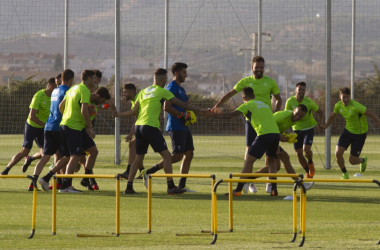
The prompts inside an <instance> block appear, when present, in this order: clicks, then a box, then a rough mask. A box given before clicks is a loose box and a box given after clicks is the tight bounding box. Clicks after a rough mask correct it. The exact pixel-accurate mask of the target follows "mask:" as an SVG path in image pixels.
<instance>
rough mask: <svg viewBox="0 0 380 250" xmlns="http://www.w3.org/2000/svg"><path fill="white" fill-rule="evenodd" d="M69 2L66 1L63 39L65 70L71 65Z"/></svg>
mask: <svg viewBox="0 0 380 250" xmlns="http://www.w3.org/2000/svg"><path fill="white" fill-rule="evenodd" d="M68 46H69V0H65V30H64V39H63V68H64V69H67V66H68V64H69V47H68Z"/></svg>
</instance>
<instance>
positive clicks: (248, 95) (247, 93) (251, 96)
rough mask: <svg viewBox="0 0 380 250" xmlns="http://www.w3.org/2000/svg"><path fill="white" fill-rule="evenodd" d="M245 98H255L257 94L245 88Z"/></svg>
mask: <svg viewBox="0 0 380 250" xmlns="http://www.w3.org/2000/svg"><path fill="white" fill-rule="evenodd" d="M242 93H243V96H244V97H248V98H254V97H255V93H254V92H253V89H252V88H251V87H244V88H243V90H242Z"/></svg>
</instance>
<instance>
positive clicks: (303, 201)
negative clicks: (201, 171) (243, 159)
mask: <svg viewBox="0 0 380 250" xmlns="http://www.w3.org/2000/svg"><path fill="white" fill-rule="evenodd" d="M232 177H290V178H301V180H299V181H294V180H276V179H269V180H258V179H255V180H254V181H253V180H252V179H222V180H219V181H218V182H217V183H216V184H215V186H214V189H213V194H214V196H215V198H214V205H213V208H214V215H213V218H214V239H213V241H212V242H211V244H215V242H216V240H217V233H218V231H217V228H218V225H217V202H216V189H217V187H218V185H219V184H220V183H222V182H228V189H229V195H228V197H229V232H233V190H232V183H233V182H237V183H239V182H241V183H246V182H252V181H253V182H255V183H268V182H269V183H290V184H292V183H294V184H295V185H294V188H293V234H294V235H293V239H292V241H291V242H294V241H295V239H296V236H297V194H296V191H297V187H298V186H300V185H301V183H302V177H303V175H302V174H301V175H299V174H241V173H239V174H230V178H232ZM300 202H301V209H300V213H301V222H300V223H301V225H300V227H301V230H302V241H301V243H300V245H299V246H303V244H304V242H305V231H306V190H304V189H302V191H301V197H300Z"/></svg>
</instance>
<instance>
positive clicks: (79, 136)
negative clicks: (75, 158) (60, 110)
mask: <svg viewBox="0 0 380 250" xmlns="http://www.w3.org/2000/svg"><path fill="white" fill-rule="evenodd" d="M60 131H61V145H60V148H59V151H60V153H61V156H71V155H82V151H83V150H87V149H89V148H91V147H93V146H95V142H94V140H93V139H92V138H91V137H90V136H89V135H88V134H87V132H86V130H85V129H82V130H81V131H79V130H75V129H71V128H69V127H67V126H65V125H62V126H61V127H60Z"/></svg>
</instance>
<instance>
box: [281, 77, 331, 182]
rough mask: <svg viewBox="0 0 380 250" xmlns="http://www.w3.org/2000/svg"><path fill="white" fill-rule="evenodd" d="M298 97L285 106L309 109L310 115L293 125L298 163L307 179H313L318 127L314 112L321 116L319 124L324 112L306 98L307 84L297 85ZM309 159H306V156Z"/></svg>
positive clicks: (287, 107)
mask: <svg viewBox="0 0 380 250" xmlns="http://www.w3.org/2000/svg"><path fill="white" fill-rule="evenodd" d="M295 91H296V95H295V96H292V97H290V98H289V99H288V100H287V101H286V104H285V110H293V109H294V108H295V107H297V106H298V105H299V104H303V105H305V106H306V107H307V110H308V114H307V115H306V116H305V117H304V118H302V119H301V120H299V121H298V122H296V123H295V124H294V125H293V127H292V128H293V132H294V133H296V134H297V135H298V136H297V140H298V142H296V143H294V150H295V151H296V154H297V158H298V161H299V162H300V164H301V166H302V167H303V168H304V169H305V171H306V178H313V176H314V174H315V167H314V162H313V151H311V145H312V144H313V139H314V127H315V125H317V122H316V121H315V119H314V117H313V111H314V112H317V113H318V115H319V119H318V124H321V123H322V122H323V117H324V113H323V110H322V109H321V108H320V107H319V106H318V105H317V104H316V103H315V102H313V101H312V100H311V99H310V98H308V97H306V96H305V93H306V83H305V82H299V83H297V84H296V90H295ZM304 154H305V156H306V158H307V160H306V158H305V156H304Z"/></svg>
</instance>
